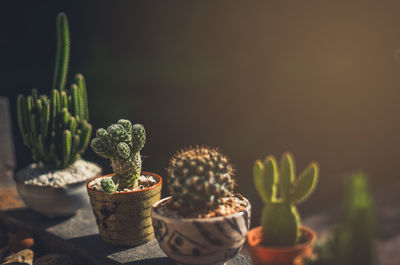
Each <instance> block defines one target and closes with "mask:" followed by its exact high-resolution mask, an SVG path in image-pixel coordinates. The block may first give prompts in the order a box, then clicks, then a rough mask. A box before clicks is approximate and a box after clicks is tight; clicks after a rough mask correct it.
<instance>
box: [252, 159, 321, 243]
mask: <svg viewBox="0 0 400 265" xmlns="http://www.w3.org/2000/svg"><path fill="white" fill-rule="evenodd" d="M253 174H254V182H255V186H256V189H257V191H258V193H259V195H260V197H261V199H262V200H263V201H264V203H265V206H264V209H263V212H262V219H261V224H262V231H263V240H262V241H263V244H265V245H268V246H288V245H294V244H296V243H297V242H298V241H299V239H300V236H301V235H300V223H301V222H300V215H299V213H298V211H297V208H296V204H298V203H300V202H302V201H304V200H305V199H307V197H308V196H309V195H310V194H311V193H312V192H313V190H314V189H315V186H316V184H317V181H318V175H319V167H318V164H317V163H316V162H312V163H311V164H310V165H309V166H308V167H307V168H306V169H305V170H304V171H303V172H302V173H301V174H300V176H299V177H297V178H296V177H295V162H294V159H293V156H292V154H291V153H288V152H286V153H284V154H283V156H282V159H281V161H280V167H279V169H278V163H277V160H276V159H275V157H274V156H268V157H267V158H266V159H265V160H264V162H262V161H261V160H257V161H256V162H255V164H254V169H253ZM278 195H279V196H278Z"/></svg>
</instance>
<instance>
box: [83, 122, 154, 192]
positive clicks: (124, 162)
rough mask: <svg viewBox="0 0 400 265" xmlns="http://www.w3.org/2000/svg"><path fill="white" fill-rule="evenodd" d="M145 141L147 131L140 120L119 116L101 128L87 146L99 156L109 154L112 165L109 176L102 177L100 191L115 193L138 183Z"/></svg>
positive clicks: (106, 156) (107, 155)
mask: <svg viewBox="0 0 400 265" xmlns="http://www.w3.org/2000/svg"><path fill="white" fill-rule="evenodd" d="M145 142H146V132H145V130H144V127H143V126H142V125H141V124H135V125H133V126H132V123H131V122H130V121H129V120H124V119H121V120H119V121H118V122H117V124H112V125H110V126H109V127H108V128H107V130H105V129H103V128H100V129H98V130H97V132H96V138H94V139H93V140H92V142H91V143H90V146H91V147H92V149H93V151H94V152H95V153H96V154H98V155H99V156H101V157H104V158H109V159H110V160H111V164H112V167H113V169H114V176H113V177H112V179H110V178H105V179H102V181H101V186H102V189H103V191H105V192H107V193H114V192H115V191H116V190H117V189H119V190H124V189H130V188H133V187H136V186H137V180H138V177H139V176H140V172H141V168H142V159H141V155H140V150H141V149H142V148H143V146H144V144H145Z"/></svg>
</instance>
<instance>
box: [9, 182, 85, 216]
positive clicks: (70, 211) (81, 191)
mask: <svg viewBox="0 0 400 265" xmlns="http://www.w3.org/2000/svg"><path fill="white" fill-rule="evenodd" d="M15 183H16V186H17V191H18V194H19V196H20V197H21V198H22V200H23V201H24V203H25V204H26V205H28V206H29V207H30V208H32V209H33V210H35V211H37V212H39V213H41V214H44V215H46V216H47V217H69V216H72V215H74V214H75V213H76V212H77V211H78V210H79V209H80V208H83V207H85V206H86V207H89V198H88V196H87V193H86V191H85V183H86V180H85V181H81V182H78V183H73V184H68V185H66V186H64V187H59V188H55V187H47V186H36V185H29V184H24V183H23V182H21V181H19V180H17V179H15Z"/></svg>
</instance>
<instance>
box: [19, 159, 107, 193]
mask: <svg viewBox="0 0 400 265" xmlns="http://www.w3.org/2000/svg"><path fill="white" fill-rule="evenodd" d="M87 162H90V163H93V164H94V162H92V161H87ZM34 163H35V162H33V163H31V164H29V165H28V166H27V167H29V166H30V165H32V164H34ZM25 168H26V167H24V168H21V169H20V170H18V171H17V172H16V173H15V174H14V175H13V179H14V181H15V183H18V184H22V185H24V186H28V187H38V188H39V189H55V190H57V189H59V190H64V189H66V188H70V187H73V186H79V185H82V184H83V183H86V182H87V181H88V180H87V179H84V180H81V181H77V182H73V183H66V184H65V185H64V186H60V187H52V186H48V185H35V184H27V183H25V182H24V181H23V180H20V179H17V174H18V172H19V171H21V170H23V169H25ZM60 170H62V169H60ZM48 171H49V172H57V171H59V170H48ZM100 173H101V171H100ZM95 178H97V177H94V178H91V179H89V181H90V180H93V179H95Z"/></svg>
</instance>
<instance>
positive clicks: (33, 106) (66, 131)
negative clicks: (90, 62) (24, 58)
mask: <svg viewBox="0 0 400 265" xmlns="http://www.w3.org/2000/svg"><path fill="white" fill-rule="evenodd" d="M57 36H58V45H57V55H56V66H55V71H54V80H53V90H52V92H51V94H50V96H47V95H39V94H38V91H37V90H36V89H32V92H31V95H29V96H27V97H25V96H23V95H19V96H18V101H17V111H18V124H19V128H20V132H21V135H22V138H23V141H24V144H25V145H26V146H27V147H28V148H30V150H31V151H32V156H33V159H34V160H35V161H40V162H42V163H43V164H44V165H45V166H46V167H47V168H49V169H62V168H65V167H67V166H69V165H71V164H72V163H74V162H75V161H76V160H77V159H79V157H80V155H81V154H82V153H83V152H84V151H85V149H86V147H87V145H88V143H89V140H90V135H91V131H92V127H91V125H90V124H89V123H88V119H89V112H88V105H87V96H86V84H85V80H84V77H83V75H81V74H77V75H76V77H75V80H74V81H75V82H74V83H73V84H72V85H71V87H70V89H65V81H66V77H67V71H68V62H69V49H70V48H69V47H70V40H69V30H68V20H67V17H66V15H65V14H64V13H60V14H59V15H58V17H57Z"/></svg>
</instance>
